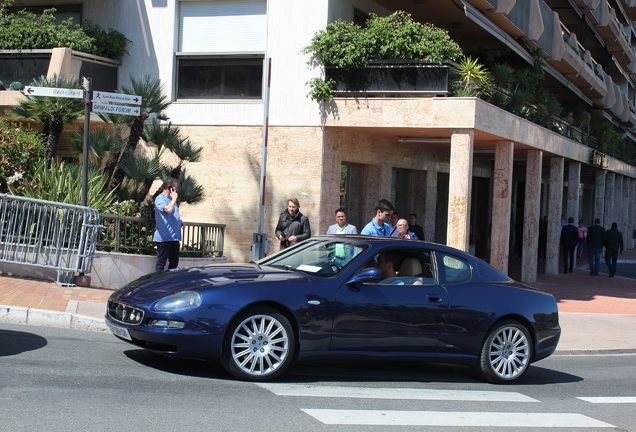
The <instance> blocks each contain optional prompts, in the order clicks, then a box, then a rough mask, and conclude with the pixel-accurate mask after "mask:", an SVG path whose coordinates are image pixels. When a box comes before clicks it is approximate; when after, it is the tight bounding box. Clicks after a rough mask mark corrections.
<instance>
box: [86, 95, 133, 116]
mask: <svg viewBox="0 0 636 432" xmlns="http://www.w3.org/2000/svg"><path fill="white" fill-rule="evenodd" d="M95 102H117V103H127V104H133V105H141V96H137V95H129V94H125V93H108V92H103V91H95V92H93V103H95ZM137 115H138V114H137Z"/></svg>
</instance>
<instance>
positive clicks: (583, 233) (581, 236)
mask: <svg viewBox="0 0 636 432" xmlns="http://www.w3.org/2000/svg"><path fill="white" fill-rule="evenodd" d="M578 231H579V244H578V246H577V248H576V252H577V256H578V257H579V258H581V257H582V256H583V248H584V247H585V237H586V236H587V227H586V226H585V224H584V223H583V219H579V227H578Z"/></svg>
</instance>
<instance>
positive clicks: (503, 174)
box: [490, 141, 514, 274]
mask: <svg viewBox="0 0 636 432" xmlns="http://www.w3.org/2000/svg"><path fill="white" fill-rule="evenodd" d="M513 153H514V143H513V142H512V141H501V142H498V143H497V145H496V147H495V172H494V179H493V191H492V196H493V197H492V221H493V223H492V224H491V234H490V264H491V265H492V266H493V267H495V268H496V269H498V270H500V271H502V272H503V273H505V274H508V259H509V257H510V212H511V206H512V167H513Z"/></svg>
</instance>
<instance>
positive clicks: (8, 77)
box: [0, 48, 121, 106]
mask: <svg viewBox="0 0 636 432" xmlns="http://www.w3.org/2000/svg"><path fill="white" fill-rule="evenodd" d="M120 65H121V62H119V61H115V60H111V59H108V58H105V57H98V56H94V55H91V54H85V53H82V52H79V51H73V50H71V49H69V48H53V49H37V50H0V80H1V81H3V82H4V83H5V86H8V85H9V84H10V83H12V82H16V81H19V82H21V83H22V85H24V86H27V85H29V84H31V82H32V81H33V79H34V78H38V77H40V76H47V77H52V76H53V75H54V74H57V75H58V76H62V77H71V76H73V77H76V78H78V80H79V79H80V78H81V77H83V76H86V77H91V78H92V79H93V88H94V89H95V90H102V91H114V90H116V89H117V87H118V83H117V75H118V68H119V66H120ZM5 98H6V97H5ZM5 98H2V99H5ZM2 99H0V106H6V105H4V103H3V101H2Z"/></svg>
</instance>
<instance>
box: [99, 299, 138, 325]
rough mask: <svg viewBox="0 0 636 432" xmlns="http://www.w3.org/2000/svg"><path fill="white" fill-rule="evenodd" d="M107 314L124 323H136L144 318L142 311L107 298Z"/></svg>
mask: <svg viewBox="0 0 636 432" xmlns="http://www.w3.org/2000/svg"><path fill="white" fill-rule="evenodd" d="M108 316H110V317H111V318H112V319H114V320H116V321H119V322H121V323H124V324H131V325H138V324H141V321H142V320H143V319H144V311H142V310H141V309H137V308H135V307H132V306H130V305H127V304H125V303H120V302H118V301H115V300H109V301H108Z"/></svg>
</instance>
